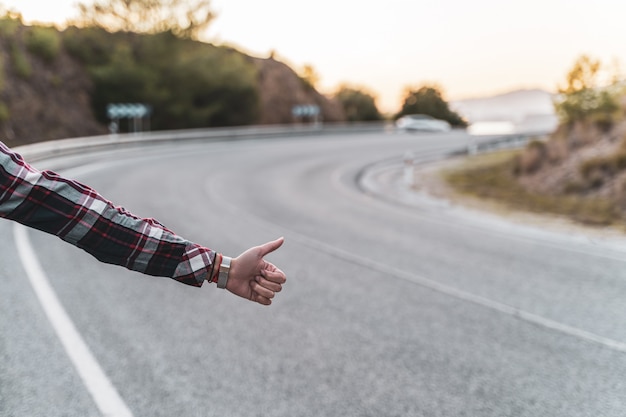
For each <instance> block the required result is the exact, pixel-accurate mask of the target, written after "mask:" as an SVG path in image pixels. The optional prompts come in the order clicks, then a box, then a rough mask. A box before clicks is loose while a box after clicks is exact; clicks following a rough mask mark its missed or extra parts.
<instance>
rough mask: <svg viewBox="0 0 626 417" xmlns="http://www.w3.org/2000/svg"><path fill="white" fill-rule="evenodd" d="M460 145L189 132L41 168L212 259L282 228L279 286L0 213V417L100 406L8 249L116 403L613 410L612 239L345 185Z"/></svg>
mask: <svg viewBox="0 0 626 417" xmlns="http://www.w3.org/2000/svg"><path fill="white" fill-rule="evenodd" d="M466 142H467V137H466V136H465V135H464V133H460V132H452V133H449V134H418V135H408V134H382V133H379V134H373V133H371V134H358V135H342V136H321V137H306V138H302V137H300V138H288V139H287V138H283V139H276V140H267V139H266V140H263V141H253V140H246V141H234V142H230V143H227V142H222V143H219V142H217V143H215V142H214V143H199V142H191V143H181V144H177V145H172V144H169V145H158V146H153V147H149V148H145V149H143V150H129V151H122V150H118V151H109V152H103V153H100V154H97V155H95V156H92V157H91V158H82V157H81V158H66V159H63V160H56V161H47V162H44V163H39V164H37V166H38V167H39V168H48V167H52V168H56V167H58V169H60V170H62V172H64V173H66V174H67V175H71V176H73V177H75V178H77V179H79V180H81V181H83V182H86V183H87V184H90V185H92V186H93V187H94V188H96V189H97V190H98V191H100V192H101V193H102V194H104V195H105V196H106V197H107V198H108V199H110V200H112V201H114V202H115V203H116V204H119V205H122V206H124V207H125V208H127V209H129V210H130V211H132V212H134V213H135V214H138V215H141V216H144V217H154V218H157V219H158V220H160V221H161V222H162V223H164V224H165V225H166V226H168V227H169V228H171V229H173V230H175V231H176V232H177V233H178V234H181V235H183V236H185V237H187V238H188V239H190V240H193V241H196V242H199V243H203V244H205V245H207V246H210V247H213V248H215V249H217V250H218V251H220V252H224V253H226V254H230V255H236V254H238V253H240V252H241V251H243V250H245V249H247V248H248V247H249V246H252V245H256V244H260V243H263V242H265V241H268V240H270V239H274V238H276V237H279V236H285V239H286V243H285V245H284V247H283V248H281V249H280V250H279V251H278V252H276V253H275V254H272V255H271V256H270V257H269V259H270V260H271V261H272V262H274V263H275V264H276V265H278V266H279V267H281V269H283V270H284V271H285V272H286V274H287V276H288V282H287V284H286V285H285V288H284V291H283V293H281V294H279V296H278V297H277V299H276V300H275V302H274V304H273V305H272V306H271V307H269V308H267V307H262V306H259V305H254V304H252V303H248V302H246V301H244V300H241V299H238V298H236V297H234V296H232V295H230V294H228V293H226V292H223V291H220V290H217V289H216V288H215V286H209V285H205V286H204V287H203V288H202V289H196V288H191V287H187V286H184V285H182V284H179V283H176V282H174V281H172V280H169V279H167V278H154V277H147V276H143V275H140V274H137V273H134V272H130V271H126V270H123V269H121V268H119V267H114V266H110V265H104V264H100V263H98V262H97V261H95V260H94V259H93V258H91V257H90V256H89V255H87V254H85V253H83V252H81V251H80V250H78V249H76V248H74V247H71V246H69V245H67V244H65V243H63V242H61V241H60V240H58V239H57V238H55V237H51V236H48V235H44V234H42V233H39V232H36V231H27V233H26V234H25V236H26V240H27V242H26V243H27V245H30V248H31V249H32V251H33V253H32V254H30V255H24V253H23V252H24V248H23V247H20V246H19V245H20V243H19V241H20V239H21V238H20V236H22V237H23V235H21V234H20V233H22V232H19V231H18V230H17V229H16V227H15V225H14V224H13V223H11V222H8V221H2V222H0V233H1V234H2V236H3V237H4V239H2V242H1V243H0V279H1V280H2V291H1V292H0V335H1V336H0V415H1V416H99V415H103V413H105V412H106V410H103V407H104V408H105V409H106V405H105V406H103V405H102V403H98V402H97V401H96V400H94V397H93V395H92V394H91V393H90V390H89V389H88V388H87V383H86V382H85V378H84V376H81V371H80V370H79V367H80V366H82V365H80V364H79V365H76V364H75V363H74V362H72V360H71V359H70V356H69V355H68V351H67V349H66V347H64V345H63V343H62V342H61V339H60V337H59V335H58V334H57V331H56V330H55V328H54V327H53V326H52V325H51V322H50V320H49V313H46V310H44V307H43V306H42V303H41V302H40V300H39V298H38V297H37V296H36V293H35V291H34V289H33V286H32V284H31V282H30V280H29V278H28V276H29V275H28V274H27V268H28V266H27V265H26V266H25V265H24V263H26V264H35V263H37V262H39V263H40V264H41V269H42V271H43V273H44V274H45V278H46V279H47V280H49V283H50V287H51V291H52V292H53V293H54V294H55V295H56V296H57V297H58V301H59V303H60V305H61V306H62V308H63V309H64V311H65V312H66V313H67V317H68V319H69V320H70V321H71V323H73V326H75V330H76V333H77V334H78V335H79V337H80V338H81V340H82V341H84V343H85V345H86V346H87V349H88V350H89V351H90V353H91V355H92V358H93V359H94V361H95V363H96V364H97V365H98V366H99V367H100V369H101V371H102V375H103V376H104V378H105V379H106V381H107V382H108V383H109V384H110V387H112V388H113V391H114V392H116V393H117V395H118V397H117V398H113V397H107V396H106V395H105V398H104V399H101V400H100V401H103V402H105V403H106V402H107V401H110V402H111V404H113V403H114V404H113V405H112V407H113V409H115V410H117V411H115V412H114V413H113V414H112V415H114V414H115V413H117V415H134V416H173V415H180V416H219V417H225V416H242V417H250V416H277V417H278V416H285V417H286V416H289V417H293V416H302V417H306V416H311V417H313V416H315V417H319V416H372V417H380V416H429V417H430V416H494V417H496V416H497V417H502V416H532V417H536V416H551V417H558V416H563V417H575V416H590V417H597V416H616V417H617V416H623V415H624V414H626V379H625V378H624V376H625V375H626V325H625V324H624V323H625V322H626V251H624V250H621V248H620V247H619V246H618V247H609V246H604V245H603V244H602V243H601V242H600V243H599V242H596V241H594V240H591V239H584V238H583V239H578V238H570V237H569V236H567V235H562V234H558V233H554V234H552V233H545V231H533V230H530V231H529V229H526V228H523V227H513V226H511V225H508V224H507V223H506V222H498V221H494V222H484V221H478V220H473V219H472V217H471V216H467V215H464V216H460V215H457V214H455V212H454V210H448V209H446V208H445V206H437V205H425V206H420V205H419V204H415V205H407V204H402V203H398V202H397V201H392V200H389V199H386V198H385V196H384V192H383V193H382V194H379V193H371V192H368V191H367V189H365V188H364V187H363V186H362V184H361V183H360V181H362V180H363V179H364V178H366V177H367V174H368V169H370V168H372V167H375V166H377V164H378V163H380V161H390V160H393V159H396V160H399V159H401V158H402V156H403V155H404V154H405V153H406V152H407V151H411V152H413V153H414V155H415V157H416V159H417V160H418V161H425V160H432V159H436V158H441V157H443V156H445V155H446V154H447V153H448V152H450V151H451V150H455V149H459V148H461V147H463V146H465V144H466ZM370 179H371V178H370ZM383 191H384V190H383ZM22 243H23V242H22ZM20 256H22V257H24V256H26V258H25V259H26V260H25V261H23V262H22V261H20ZM29 256H31V257H30V258H29ZM79 362H80V361H79ZM87 373H89V372H87ZM96 391H100V390H99V389H96ZM105 391H106V390H105V389H102V390H101V392H105ZM115 407H117V408H115ZM120 410H122V411H120Z"/></svg>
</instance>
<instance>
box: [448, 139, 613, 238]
mask: <svg viewBox="0 0 626 417" xmlns="http://www.w3.org/2000/svg"><path fill="white" fill-rule="evenodd" d="M517 158H519V152H510V151H508V152H502V153H497V154H490V155H482V156H477V157H474V158H470V159H469V160H468V161H467V162H466V163H464V164H462V165H461V166H459V167H456V168H454V169H452V170H448V171H445V172H444V173H443V178H444V179H445V180H446V182H447V183H448V184H449V185H451V186H452V187H453V189H455V190H456V191H458V192H460V193H462V194H466V195H471V196H475V197H479V198H483V199H489V200H491V201H496V202H499V203H502V204H504V205H505V206H507V207H509V208H512V209H516V210H523V211H530V212H534V213H550V214H556V215H562V216H566V217H568V218H570V219H573V220H575V221H577V222H580V223H584V224H589V225H602V226H606V225H616V224H623V222H624V215H623V213H622V212H621V210H620V208H619V205H618V204H617V203H616V202H613V201H611V200H609V199H605V198H597V197H594V198H585V197H584V196H581V195H571V194H558V195H552V194H550V195H548V194H540V193H536V192H531V191H529V190H527V189H526V188H524V187H523V186H522V185H521V184H520V182H519V181H518V179H517V177H516V176H515V167H516V161H517Z"/></svg>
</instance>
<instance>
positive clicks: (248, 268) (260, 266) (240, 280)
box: [226, 237, 287, 305]
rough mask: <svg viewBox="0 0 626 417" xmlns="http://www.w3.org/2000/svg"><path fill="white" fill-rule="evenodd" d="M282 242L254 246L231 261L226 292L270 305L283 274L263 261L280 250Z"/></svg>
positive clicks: (280, 284)
mask: <svg viewBox="0 0 626 417" xmlns="http://www.w3.org/2000/svg"><path fill="white" fill-rule="evenodd" d="M283 242H284V239H283V238H282V237H281V238H280V239H277V240H274V241H271V242H267V243H265V244H263V245H260V246H255V247H253V248H250V249H248V250H247V251H245V252H243V253H242V254H241V255H239V256H237V257H236V258H233V260H232V261H231V265H230V272H229V274H228V282H227V283H226V289H227V290H228V291H230V292H232V293H233V294H235V295H238V296H240V297H243V298H247V299H248V300H250V301H254V302H257V303H259V304H263V305H270V304H272V299H273V298H274V296H275V295H276V293H277V292H280V291H281V290H282V284H284V283H285V281H286V280H287V278H286V277H285V273H284V272H283V271H281V270H280V269H278V268H276V266H274V265H273V264H271V263H270V262H268V261H266V260H265V259H263V258H264V257H265V256H266V255H268V254H270V253H272V252H274V251H275V250H276V249H278V248H280V247H281V246H282V244H283Z"/></svg>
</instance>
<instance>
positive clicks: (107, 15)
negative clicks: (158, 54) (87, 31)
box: [76, 0, 215, 39]
mask: <svg viewBox="0 0 626 417" xmlns="http://www.w3.org/2000/svg"><path fill="white" fill-rule="evenodd" d="M78 8H79V11H80V17H79V21H78V22H76V23H78V24H79V25H80V26H96V27H102V28H104V29H106V30H108V31H110V32H118V31H123V32H137V33H160V32H168V31H169V32H172V33H173V34H175V35H176V36H178V37H181V38H190V39H197V38H198V36H199V35H200V33H201V32H202V31H203V30H204V29H206V28H207V27H208V26H209V25H210V24H211V22H212V21H213V19H214V18H215V14H214V13H213V11H212V10H211V1H210V0H94V1H93V2H92V3H79V4H78Z"/></svg>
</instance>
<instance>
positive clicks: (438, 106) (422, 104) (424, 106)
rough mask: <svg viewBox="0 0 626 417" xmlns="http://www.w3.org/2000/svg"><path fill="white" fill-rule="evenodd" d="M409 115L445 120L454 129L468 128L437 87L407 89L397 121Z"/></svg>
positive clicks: (425, 86)
mask: <svg viewBox="0 0 626 417" xmlns="http://www.w3.org/2000/svg"><path fill="white" fill-rule="evenodd" d="M408 114H425V115H428V116H432V117H434V118H435V119H440V120H445V121H447V122H448V123H450V125H451V126H453V127H466V126H467V122H466V121H465V120H464V119H463V118H462V117H461V116H460V115H459V114H458V113H456V112H454V111H452V110H451V109H450V107H449V105H448V102H447V101H446V100H445V99H444V98H443V93H442V92H441V88H439V87H438V86H436V85H424V86H421V87H419V88H411V87H407V88H406V90H405V92H404V101H403V103H402V107H401V109H400V112H398V114H396V116H395V119H399V118H400V117H402V116H405V115H408Z"/></svg>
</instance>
